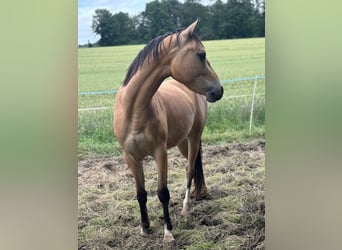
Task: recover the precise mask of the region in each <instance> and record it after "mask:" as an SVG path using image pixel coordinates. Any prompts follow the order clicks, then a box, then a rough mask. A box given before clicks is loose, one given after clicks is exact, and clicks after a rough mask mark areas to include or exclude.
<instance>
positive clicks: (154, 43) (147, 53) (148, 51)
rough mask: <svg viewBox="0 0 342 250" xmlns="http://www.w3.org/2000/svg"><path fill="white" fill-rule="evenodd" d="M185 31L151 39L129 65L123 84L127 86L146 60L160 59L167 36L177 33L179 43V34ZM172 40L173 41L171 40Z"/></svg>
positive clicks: (194, 36)
mask: <svg viewBox="0 0 342 250" xmlns="http://www.w3.org/2000/svg"><path fill="white" fill-rule="evenodd" d="M181 31H183V29H179V30H177V31H176V32H169V33H166V34H165V35H162V36H158V37H156V38H154V39H153V40H151V41H150V42H149V43H148V44H147V45H146V46H145V47H144V48H143V49H142V50H141V51H140V52H139V54H138V55H137V56H136V58H135V59H134V60H133V62H132V63H131V65H130V66H129V68H128V70H127V74H126V77H125V80H124V81H123V83H122V85H123V86H126V85H127V84H128V82H129V81H130V80H131V79H132V77H133V76H134V75H135V73H137V71H138V69H139V68H140V67H141V66H142V64H143V63H144V61H145V60H146V59H147V60H149V61H150V60H151V59H153V60H154V61H155V62H157V61H158V58H159V49H160V47H161V45H162V41H163V40H164V39H165V37H167V36H169V35H173V34H175V33H176V34H177V43H178V41H179V34H180V33H181ZM193 38H194V39H196V40H198V41H200V39H199V37H198V36H197V35H196V34H193ZM170 42H171V41H170Z"/></svg>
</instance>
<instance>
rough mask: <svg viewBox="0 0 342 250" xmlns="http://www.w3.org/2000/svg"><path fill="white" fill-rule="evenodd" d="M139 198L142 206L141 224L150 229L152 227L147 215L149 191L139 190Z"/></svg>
mask: <svg viewBox="0 0 342 250" xmlns="http://www.w3.org/2000/svg"><path fill="white" fill-rule="evenodd" d="M137 200H138V202H139V206H140V213H141V226H142V227H143V229H148V228H149V227H150V221H149V219H148V215H147V207H146V203H147V192H146V191H145V190H141V191H137Z"/></svg>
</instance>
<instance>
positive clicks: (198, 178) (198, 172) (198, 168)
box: [193, 141, 207, 199]
mask: <svg viewBox="0 0 342 250" xmlns="http://www.w3.org/2000/svg"><path fill="white" fill-rule="evenodd" d="M194 182H195V190H194V193H193V194H194V196H195V198H197V199H201V198H203V197H205V196H206V195H207V187H206V185H205V180H204V174H203V166H202V141H200V146H199V149H198V153H197V157H196V161H195V176H194Z"/></svg>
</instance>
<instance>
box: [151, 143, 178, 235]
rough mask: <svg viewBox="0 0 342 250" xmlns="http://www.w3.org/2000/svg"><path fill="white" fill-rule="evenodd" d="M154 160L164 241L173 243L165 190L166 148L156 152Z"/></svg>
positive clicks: (167, 197)
mask: <svg viewBox="0 0 342 250" xmlns="http://www.w3.org/2000/svg"><path fill="white" fill-rule="evenodd" d="M154 159H155V160H156V162H157V168H158V198H159V200H160V202H161V203H162V206H163V213H164V222H165V224H164V241H173V240H174V238H173V236H172V233H171V230H172V223H171V219H170V214H169V201H170V193H169V190H168V188H167V168H168V162H167V149H166V146H165V147H160V148H159V149H157V150H156V152H155V154H154Z"/></svg>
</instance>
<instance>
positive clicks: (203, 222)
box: [78, 139, 265, 250]
mask: <svg viewBox="0 0 342 250" xmlns="http://www.w3.org/2000/svg"><path fill="white" fill-rule="evenodd" d="M264 146H265V142H264V140H262V139H260V140H254V141H251V142H248V143H232V144H222V145H214V146H213V145H203V166H204V173H205V177H206V183H207V187H208V191H209V194H210V197H209V198H208V199H205V200H200V201H195V200H192V203H191V209H190V213H189V215H188V216H182V215H181V209H182V202H183V199H184V193H185V184H186V178H185V163H186V161H185V159H184V158H182V156H181V155H180V154H179V153H178V151H177V150H176V149H174V150H170V152H169V163H170V167H169V173H168V187H169V190H170V195H171V200H170V217H171V220H172V223H173V226H174V229H173V231H172V232H173V236H174V238H175V243H174V244H172V245H170V244H166V243H163V241H162V239H163V218H162V214H163V213H162V207H161V204H160V202H159V200H158V197H157V194H156V190H157V174H156V166H155V162H154V161H153V159H152V158H150V157H148V158H146V160H145V161H144V169H145V180H146V190H147V192H148V202H147V209H148V212H149V217H150V221H151V232H150V234H149V235H148V236H146V237H142V236H140V235H139V222H140V212H139V205H138V202H137V201H136V193H135V185H134V180H133V178H132V176H131V174H130V172H129V170H128V169H127V167H126V166H125V164H124V162H123V160H122V158H121V157H115V158H108V159H103V158H101V159H96V158H92V159H82V160H80V161H79V166H78V181H79V184H78V185H79V191H78V192H79V194H78V196H79V197H78V199H79V200H78V203H79V216H78V217H79V218H78V221H79V222H78V230H79V236H78V238H79V249H101V250H102V249H144V250H146V249H165V248H172V249H264V248H265V247H264V238H265V221H264V215H265V205H264V186H265V155H264Z"/></svg>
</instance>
